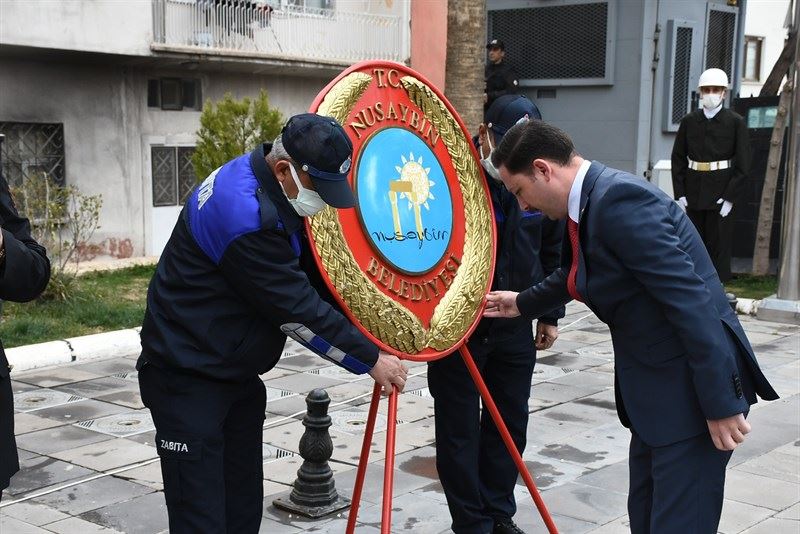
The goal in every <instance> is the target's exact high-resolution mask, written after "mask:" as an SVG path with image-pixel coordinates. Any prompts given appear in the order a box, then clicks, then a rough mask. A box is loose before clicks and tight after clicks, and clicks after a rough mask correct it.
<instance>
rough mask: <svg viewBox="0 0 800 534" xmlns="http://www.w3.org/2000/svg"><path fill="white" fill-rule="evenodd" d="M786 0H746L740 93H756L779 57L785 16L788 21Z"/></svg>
mask: <svg viewBox="0 0 800 534" xmlns="http://www.w3.org/2000/svg"><path fill="white" fill-rule="evenodd" d="M790 4H791V2H790V0H750V1H749V2H748V4H747V20H746V22H745V27H744V34H745V35H744V52H743V54H742V87H741V91H740V94H741V96H743V97H749V96H758V95H759V93H760V92H761V87H762V86H763V85H764V82H765V81H766V79H767V76H769V73H770V71H771V70H772V67H773V66H774V65H775V62H776V61H777V60H778V58H779V57H780V55H781V52H782V51H783V46H784V43H785V41H786V36H787V33H786V26H788V24H787V17H788V19H789V21H791V15H792V14H791V13H790V12H789V7H790ZM784 80H785V79H784ZM781 87H783V83H781Z"/></svg>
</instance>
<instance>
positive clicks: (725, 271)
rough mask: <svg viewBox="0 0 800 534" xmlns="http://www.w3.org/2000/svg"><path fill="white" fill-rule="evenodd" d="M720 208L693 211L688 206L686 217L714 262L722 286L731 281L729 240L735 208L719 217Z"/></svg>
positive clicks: (730, 238) (731, 236)
mask: <svg viewBox="0 0 800 534" xmlns="http://www.w3.org/2000/svg"><path fill="white" fill-rule="evenodd" d="M721 207H722V206H719V207H717V208H715V209H712V210H693V209H692V208H691V206H690V207H689V208H687V209H686V215H688V216H689V219H691V221H692V223H694V227H695V228H697V232H698V233H699V234H700V238H701V239H702V240H703V244H704V245H705V246H706V250H707V251H708V255H709V256H711V261H712V262H714V268H715V269H716V270H717V274H718V275H719V279H720V281H722V283H723V284H724V283H725V282H727V281H728V280H730V279H731V240H732V238H733V217H734V211H735V210H736V207H735V206H734V208H733V209H732V210H731V212H730V213H729V214H728V216H727V217H721V216H720V214H719V209H720V208H721Z"/></svg>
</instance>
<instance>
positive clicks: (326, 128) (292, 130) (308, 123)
mask: <svg viewBox="0 0 800 534" xmlns="http://www.w3.org/2000/svg"><path fill="white" fill-rule="evenodd" d="M281 138H282V140H283V148H285V149H286V152H287V153H288V154H289V156H291V157H292V159H293V160H294V161H295V162H296V163H297V164H298V165H300V168H301V169H303V170H304V171H306V172H307V173H308V174H309V176H311V181H312V182H313V183H314V189H315V190H316V192H317V193H319V196H320V197H322V200H324V201H325V203H326V204H328V205H329V206H333V207H334V208H352V207H353V206H355V204H356V201H355V197H354V196H353V190H352V189H350V184H349V183H348V182H347V174H348V173H349V172H350V164H351V162H352V156H353V143H351V142H350V138H348V137H347V134H346V133H345V132H344V128H342V126H341V124H339V123H338V122H337V121H336V119H334V118H332V117H323V116H322V115H317V114H316V113H302V114H300V115H295V116H294V117H292V118H290V119H289V121H288V122H287V123H286V126H284V127H283V130H282V132H281Z"/></svg>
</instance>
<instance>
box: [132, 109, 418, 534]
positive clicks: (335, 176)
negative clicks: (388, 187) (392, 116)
mask: <svg viewBox="0 0 800 534" xmlns="http://www.w3.org/2000/svg"><path fill="white" fill-rule="evenodd" d="M351 155H352V144H351V143H350V140H349V139H348V138H347V135H346V134H345V132H344V130H343V129H342V127H341V126H340V125H339V123H338V122H336V121H335V120H334V119H331V118H329V117H322V116H320V115H316V114H312V113H307V114H302V115H296V116H294V117H292V118H291V119H289V121H288V123H287V124H286V126H285V127H284V128H283V131H282V133H281V135H280V136H279V137H278V138H277V139H275V142H274V143H272V144H264V145H262V146H259V147H258V148H256V149H255V150H253V151H252V152H251V153H249V154H245V155H243V156H240V157H238V158H236V159H234V160H232V161H230V162H228V163H226V164H225V165H223V166H222V167H220V168H219V169H217V170H215V171H214V172H212V173H211V175H209V176H208V178H206V180H205V181H204V182H203V183H202V184H200V185H199V186H198V187H197V188H196V189H195V190H194V191H193V192H192V194H191V195H190V197H189V199H188V200H187V202H186V205H185V206H184V209H183V211H182V212H181V215H180V218H179V220H178V222H177V224H176V225H175V229H174V231H173V233H172V236H171V237H170V239H169V242H168V243H167V245H166V248H165V249H164V252H163V253H162V255H161V259H160V261H159V263H158V267H157V269H156V273H155V275H154V276H153V279H152V281H151V282H150V287H149V290H148V293H147V310H146V312H145V317H144V323H143V326H142V332H141V338H142V354H141V357H140V358H139V361H138V362H137V366H136V367H137V369H138V370H139V387H140V390H141V395H142V401H143V402H144V404H145V405H146V406H147V407H148V408H150V411H151V413H152V415H153V421H154V423H155V427H156V448H157V451H158V453H159V455H160V456H161V471H162V474H163V478H164V493H165V497H166V501H167V509H168V513H169V526H170V532H172V533H173V534H176V533H184V532H204V533H223V532H236V533H247V532H253V533H254V532H258V529H259V525H260V523H261V513H262V501H263V473H262V471H263V469H262V463H263V458H262V452H261V436H262V427H263V422H264V418H265V406H266V393H265V389H264V384H263V383H262V381H261V379H260V378H259V374H261V373H265V372H267V371H269V370H270V369H271V368H272V367H273V366H274V365H275V364H276V363H277V362H278V359H279V358H280V356H281V353H282V351H283V346H284V343H285V341H286V336H287V335H288V336H291V337H292V338H293V339H295V340H296V341H298V342H300V343H301V344H303V345H305V346H306V347H308V348H310V349H311V350H313V351H314V352H316V353H317V354H320V355H321V356H322V357H324V358H326V359H328V360H330V361H331V362H333V363H335V364H337V365H340V366H341V367H344V368H345V369H347V370H348V371H350V372H352V373H359V374H360V373H369V374H370V375H371V376H372V378H373V379H374V380H375V381H376V382H378V383H379V384H381V385H382V386H383V387H384V388H385V389H386V390H389V389H391V388H392V387H393V386H396V387H398V388H399V389H400V390H402V389H403V386H404V385H405V380H406V377H407V370H406V369H405V367H404V366H403V364H402V363H401V362H400V360H399V359H398V358H397V357H395V356H392V355H389V354H387V353H383V352H380V353H379V351H378V348H377V347H376V346H375V345H374V344H373V343H372V342H370V341H369V340H368V339H367V338H366V337H365V336H364V335H363V334H362V333H361V332H360V331H359V330H358V329H356V328H355V327H354V326H353V325H352V324H351V323H350V322H349V321H348V320H347V319H346V318H345V317H344V316H343V315H342V314H340V313H339V312H338V311H336V310H335V309H334V308H332V307H331V305H329V304H328V303H327V302H326V301H324V300H322V299H321V298H320V296H319V294H318V293H317V292H316V291H315V290H314V289H313V287H312V286H311V285H310V283H309V279H308V277H307V275H306V273H304V272H303V271H302V270H301V268H300V267H299V262H298V257H299V255H300V252H301V242H302V240H303V236H302V231H303V225H302V218H303V217H307V216H311V215H314V214H315V213H317V212H319V211H320V210H322V209H323V208H324V207H325V206H326V205H329V206H333V207H335V208H347V207H351V206H353V205H354V197H353V193H352V190H351V189H350V186H349V185H348V182H347V173H348V171H349V169H350V164H351Z"/></svg>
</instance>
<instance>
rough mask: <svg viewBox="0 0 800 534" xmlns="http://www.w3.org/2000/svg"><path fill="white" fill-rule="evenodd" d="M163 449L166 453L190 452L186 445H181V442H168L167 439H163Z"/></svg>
mask: <svg viewBox="0 0 800 534" xmlns="http://www.w3.org/2000/svg"><path fill="white" fill-rule="evenodd" d="M161 448H162V449H164V450H166V451H173V452H189V447H187V446H186V444H185V443H181V442H180V441H167V440H165V439H162V440H161Z"/></svg>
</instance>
